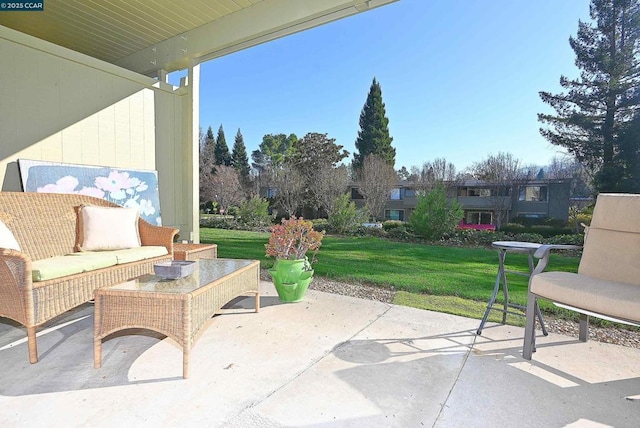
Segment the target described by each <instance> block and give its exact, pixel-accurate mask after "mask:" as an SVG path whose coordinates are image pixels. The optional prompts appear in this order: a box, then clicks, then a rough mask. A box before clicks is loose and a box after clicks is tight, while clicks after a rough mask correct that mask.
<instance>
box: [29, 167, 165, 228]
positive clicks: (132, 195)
mask: <svg viewBox="0 0 640 428" xmlns="http://www.w3.org/2000/svg"><path fill="white" fill-rule="evenodd" d="M18 167H19V168H20V177H21V179H22V190H23V191H24V192H40V193H78V194H82V195H89V196H95V197H96V198H102V199H106V200H108V201H111V202H113V203H116V204H118V205H122V206H123V207H130V208H137V209H138V210H139V211H140V217H142V218H143V219H145V220H146V221H147V222H149V223H151V224H157V225H161V224H162V220H161V218H160V193H159V191H158V172H157V171H148V170H133V169H123V168H109V167H104V166H94V165H77V164H69V163H58V162H44V161H37V160H30V159H18Z"/></svg>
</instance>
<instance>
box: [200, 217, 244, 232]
mask: <svg viewBox="0 0 640 428" xmlns="http://www.w3.org/2000/svg"><path fill="white" fill-rule="evenodd" d="M200 227H210V228H214V229H241V227H240V225H239V224H238V221H237V220H236V219H235V218H233V217H231V216H221V215H210V216H206V217H200Z"/></svg>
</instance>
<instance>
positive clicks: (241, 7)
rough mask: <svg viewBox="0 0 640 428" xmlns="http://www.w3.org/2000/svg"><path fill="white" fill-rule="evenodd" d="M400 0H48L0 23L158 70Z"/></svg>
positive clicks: (7, 15)
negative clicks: (39, 9) (34, 9)
mask: <svg viewBox="0 0 640 428" xmlns="http://www.w3.org/2000/svg"><path fill="white" fill-rule="evenodd" d="M394 1H397V0H370V1H365V0H323V1H317V0H215V1H214V0H144V1H132V0H101V1H92V0H78V1H74V2H70V1H68V0H45V1H44V11H42V12H6V13H2V14H0V25H3V26H5V27H8V28H12V29H14V30H17V31H20V32H22V33H26V34H29V35H32V36H34V37H37V38H39V39H43V40H46V41H48V42H51V43H54V44H56V45H59V46H63V47H66V48H69V49H71V50H74V51H77V52H80V53H83V54H86V55H89V56H91V57H94V58H98V59H101V60H103V61H107V62H109V63H113V64H116V65H119V66H122V67H125V68H128V69H130V70H133V71H136V72H138V73H141V74H145V75H149V76H156V75H158V73H159V72H160V70H163V71H165V72H172V71H175V70H180V69H184V68H187V67H188V66H189V65H190V64H192V63H194V62H195V63H200V62H203V61H206V60H209V59H213V58H216V57H219V56H223V55H226V54H228V53H231V52H235V51H238V50H241V49H245V48H247V47H250V46H254V45H257V44H260V43H264V42H266V41H269V40H273V39H276V38H279V37H282V36H285V35H288V34H292V33H295V32H298V31H302V30H305V29H308V28H312V27H315V26H317V25H321V24H324V23H327V22H330V21H334V20H336V19H339V18H343V17H346V16H349V15H353V14H356V13H359V12H363V11H366V10H369V9H371V8H375V7H378V6H382V5H384V4H387V3H391V2H394Z"/></svg>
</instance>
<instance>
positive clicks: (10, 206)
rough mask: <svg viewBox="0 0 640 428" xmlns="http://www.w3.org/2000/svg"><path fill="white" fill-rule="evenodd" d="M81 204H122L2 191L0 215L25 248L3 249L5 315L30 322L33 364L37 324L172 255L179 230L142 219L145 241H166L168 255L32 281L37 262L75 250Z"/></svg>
mask: <svg viewBox="0 0 640 428" xmlns="http://www.w3.org/2000/svg"><path fill="white" fill-rule="evenodd" d="M82 204H87V205H97V206H109V207H116V206H117V205H115V204H112V203H111V202H108V201H105V200H103V199H97V198H93V197H90V196H83V195H69V194H47V193H18V192H0V220H2V221H3V222H4V223H5V224H6V225H7V226H8V227H9V229H10V230H11V231H12V232H13V234H14V235H15V237H16V239H17V241H18V243H19V244H20V249H21V251H15V250H10V249H2V248H0V317H7V318H10V319H12V320H15V321H17V322H19V323H20V324H22V325H24V326H25V327H26V329H27V338H28V346H29V361H30V362H31V363H36V362H37V361H38V350H37V345H36V328H37V327H38V326H40V325H42V324H43V323H45V322H47V321H49V320H51V319H52V318H55V317H56V316H58V315H60V314H62V313H64V312H66V311H68V310H70V309H73V308H74V307H76V306H79V305H81V304H83V303H86V302H88V301H89V300H91V299H93V292H94V290H96V289H97V288H100V287H104V286H108V285H113V284H117V283H119V282H123V281H127V280H129V279H131V278H134V277H137V276H140V275H144V274H148V273H152V272H153V265H154V264H155V263H157V262H159V261H164V260H171V258H172V255H173V238H174V236H175V235H176V233H177V232H178V230H177V229H174V228H169V227H159V226H153V225H151V224H149V223H147V222H145V221H144V220H139V221H138V228H139V232H140V240H141V242H142V245H143V246H144V245H157V246H164V247H166V248H167V251H168V254H167V255H165V256H161V257H154V258H150V259H145V260H140V261H136V262H132V263H124V264H119V265H115V266H111V267H108V268H102V269H97V270H94V271H89V272H83V273H79V274H74V275H69V276H65V277H62V278H56V279H51V280H46V281H41V282H33V281H32V273H31V262H32V261H34V260H40V259H44V258H48V257H54V256H63V255H65V254H69V253H72V252H73V251H74V247H75V245H76V235H77V230H76V227H77V221H76V217H77V213H76V209H77V207H78V206H79V205H82Z"/></svg>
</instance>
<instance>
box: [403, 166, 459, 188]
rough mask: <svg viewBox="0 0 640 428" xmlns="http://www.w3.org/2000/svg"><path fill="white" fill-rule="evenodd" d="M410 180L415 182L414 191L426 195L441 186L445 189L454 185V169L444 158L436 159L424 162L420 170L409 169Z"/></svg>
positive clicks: (415, 168) (416, 168)
mask: <svg viewBox="0 0 640 428" xmlns="http://www.w3.org/2000/svg"><path fill="white" fill-rule="evenodd" d="M410 177H411V179H412V180H413V181H414V182H415V187H416V190H418V191H419V192H421V193H422V194H426V193H427V192H429V191H430V190H432V189H434V188H435V187H436V185H438V184H441V185H442V186H443V187H444V188H445V189H448V188H449V187H451V186H454V185H455V182H456V167H455V165H454V164H452V163H451V162H447V160H446V159H445V158H436V159H434V160H433V162H425V163H423V164H422V168H418V167H416V166H413V167H411V176H410Z"/></svg>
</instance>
